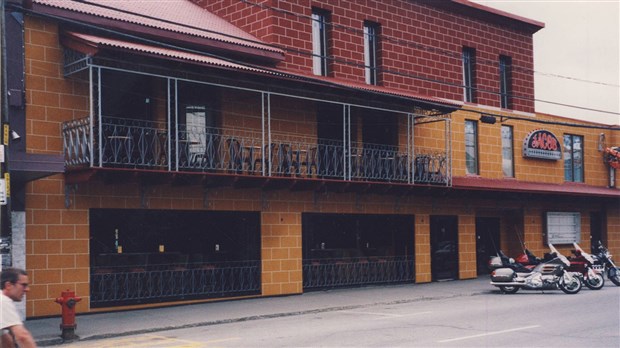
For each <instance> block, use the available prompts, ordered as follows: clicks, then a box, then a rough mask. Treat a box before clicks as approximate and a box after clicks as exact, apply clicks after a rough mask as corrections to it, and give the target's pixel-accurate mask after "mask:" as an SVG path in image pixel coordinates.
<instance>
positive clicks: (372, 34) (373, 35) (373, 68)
mask: <svg viewBox="0 0 620 348" xmlns="http://www.w3.org/2000/svg"><path fill="white" fill-rule="evenodd" d="M377 35H378V25H377V24H375V23H370V22H366V23H364V65H365V73H366V83H367V84H369V85H376V84H377V49H378V46H377Z"/></svg>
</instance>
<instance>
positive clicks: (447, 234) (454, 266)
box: [430, 216, 459, 281]
mask: <svg viewBox="0 0 620 348" xmlns="http://www.w3.org/2000/svg"><path fill="white" fill-rule="evenodd" d="M430 228H431V275H432V279H433V281H440V280H453V279H458V277H459V249H458V245H459V243H458V218H457V217H456V216H431V226H430Z"/></svg>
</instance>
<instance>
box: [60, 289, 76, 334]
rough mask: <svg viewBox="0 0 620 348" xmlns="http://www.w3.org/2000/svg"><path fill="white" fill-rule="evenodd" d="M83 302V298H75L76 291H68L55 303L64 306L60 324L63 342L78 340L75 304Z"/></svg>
mask: <svg viewBox="0 0 620 348" xmlns="http://www.w3.org/2000/svg"><path fill="white" fill-rule="evenodd" d="M81 300H82V298H80V297H76V296H75V292H74V291H71V290H69V289H67V291H63V292H62V297H58V298H57V299H56V301H55V302H56V303H58V304H60V305H61V306H62V323H61V324H60V330H61V331H62V334H61V335H60V336H61V337H62V339H63V340H73V339H76V338H77V336H76V335H75V328H77V324H76V323H75V304H76V303H78V302H80V301H81Z"/></svg>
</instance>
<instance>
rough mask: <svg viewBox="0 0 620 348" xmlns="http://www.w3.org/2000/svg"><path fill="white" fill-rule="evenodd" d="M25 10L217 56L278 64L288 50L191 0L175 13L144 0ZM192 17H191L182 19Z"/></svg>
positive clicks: (56, 1)
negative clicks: (223, 55) (199, 50)
mask: <svg viewBox="0 0 620 348" xmlns="http://www.w3.org/2000/svg"><path fill="white" fill-rule="evenodd" d="M23 2H24V8H26V9H28V10H30V12H31V13H33V14H37V15H45V16H51V17H54V18H56V19H59V20H61V21H64V22H65V23H66V24H67V25H68V26H75V25H79V26H83V27H86V28H91V30H94V31H100V32H101V31H106V30H108V31H115V32H122V33H125V34H132V35H139V36H141V37H144V38H151V39H153V40H154V41H164V42H170V43H175V44H177V45H183V46H190V47H200V48H201V49H205V50H210V51H213V52H220V53H224V52H225V53H226V54H227V55H234V56H237V57H243V58H244V59H247V60H250V61H259V62H265V63H271V64H275V63H277V62H279V61H282V60H284V51H283V50H281V49H279V48H276V47H273V46H270V45H268V44H265V43H263V42H262V41H260V40H259V39H257V38H256V37H254V36H252V35H250V34H248V33H246V32H244V31H242V30H241V29H239V28H238V27H235V26H233V25H232V24H230V23H228V22H226V21H224V20H223V19H221V18H220V17H218V16H216V15H214V14H212V13H210V12H208V11H207V10H205V9H203V8H202V7H200V6H198V5H195V4H194V3H192V2H191V1H182V0H179V1H177V2H172V3H170V4H169V5H168V6H174V7H171V8H169V9H167V10H166V9H163V8H161V7H162V6H161V5H158V6H152V5H148V4H145V2H144V1H115V2H101V3H96V2H81V1H69V0H29V1H23ZM183 13H186V14H187V17H188V19H187V20H184V19H183V18H181V16H182V14H183Z"/></svg>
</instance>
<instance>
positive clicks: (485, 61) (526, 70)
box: [238, 0, 620, 87]
mask: <svg viewBox="0 0 620 348" xmlns="http://www.w3.org/2000/svg"><path fill="white" fill-rule="evenodd" d="M238 1H240V2H243V3H246V4H248V5H252V6H256V7H260V8H262V9H266V10H272V11H274V12H279V13H283V14H286V15H290V16H295V17H297V18H303V19H306V20H312V17H310V16H307V15H304V14H299V13H296V12H292V11H288V10H283V9H281V8H277V7H273V6H270V5H266V4H264V3H262V4H259V3H256V2H254V1H250V0H238ZM325 24H326V25H328V26H331V27H333V28H338V29H343V30H347V31H350V32H354V33H356V34H361V35H363V34H364V31H363V30H362V29H359V28H354V27H349V26H345V25H342V24H335V23H331V22H326V23H325ZM377 36H378V37H379V38H382V39H384V40H387V41H390V42H393V43H397V44H401V45H407V46H411V47H414V48H416V49H419V50H423V51H427V52H431V53H437V54H442V55H445V56H448V57H450V58H454V59H461V52H454V51H450V50H446V49H440V48H436V47H432V46H428V45H424V44H421V43H418V42H414V41H410V40H405V39H400V38H395V37H391V36H388V35H386V34H383V33H380V34H378V35H377ZM472 61H473V62H475V63H480V64H486V65H493V66H495V65H497V62H496V61H494V60H491V59H481V58H479V57H475V58H474V59H473V60H472ZM506 66H508V67H511V68H512V69H515V70H518V71H521V72H524V73H535V74H539V75H545V76H550V77H557V78H563V79H568V80H574V81H579V82H586V83H592V84H598V85H604V86H610V87H620V85H618V84H613V83H606V82H600V81H592V80H586V79H580V78H576V77H571V76H565V75H560V74H551V73H545V72H541V71H538V70H534V69H530V68H527V67H522V66H519V65H515V64H508V65H506Z"/></svg>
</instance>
